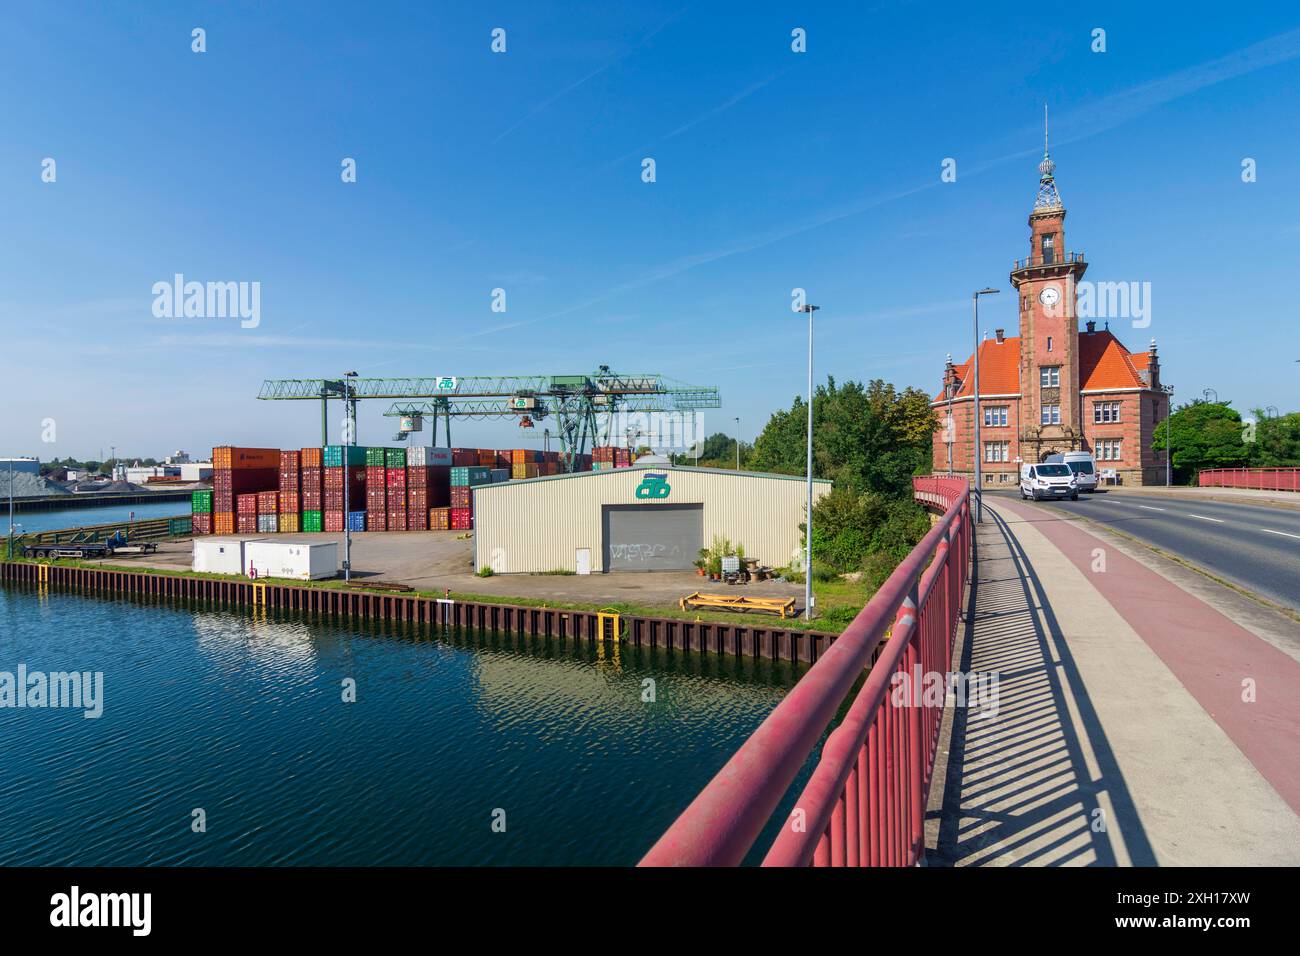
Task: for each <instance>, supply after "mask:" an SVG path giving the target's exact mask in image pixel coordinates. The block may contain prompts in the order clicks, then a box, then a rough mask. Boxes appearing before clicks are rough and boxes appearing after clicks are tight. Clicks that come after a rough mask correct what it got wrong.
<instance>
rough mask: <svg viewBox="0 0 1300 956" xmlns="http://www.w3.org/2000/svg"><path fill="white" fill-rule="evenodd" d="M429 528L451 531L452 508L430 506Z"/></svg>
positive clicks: (431, 529)
mask: <svg viewBox="0 0 1300 956" xmlns="http://www.w3.org/2000/svg"><path fill="white" fill-rule="evenodd" d="M429 530H430V531H450V530H451V509H450V508H430V509H429Z"/></svg>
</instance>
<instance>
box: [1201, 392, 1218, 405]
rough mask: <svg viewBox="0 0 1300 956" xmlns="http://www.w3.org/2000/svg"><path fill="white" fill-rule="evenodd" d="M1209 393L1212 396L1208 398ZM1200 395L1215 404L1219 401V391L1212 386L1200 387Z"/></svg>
mask: <svg viewBox="0 0 1300 956" xmlns="http://www.w3.org/2000/svg"><path fill="white" fill-rule="evenodd" d="M1211 395H1213V396H1214V398H1210V396H1211ZM1201 397H1202V398H1204V399H1205V400H1206V401H1207V402H1210V403H1212V404H1215V405H1217V404H1218V403H1219V393H1218V392H1217V391H1215V390H1214V389H1212V388H1206V389H1202V390H1201Z"/></svg>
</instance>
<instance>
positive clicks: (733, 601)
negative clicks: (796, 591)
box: [677, 591, 794, 618]
mask: <svg viewBox="0 0 1300 956" xmlns="http://www.w3.org/2000/svg"><path fill="white" fill-rule="evenodd" d="M677 603H678V606H679V607H680V608H681V609H682V610H683V611H686V610H689V609H690V608H710V609H712V610H716V611H767V612H769V613H771V614H779V615H781V617H783V618H785V617H791V616H793V615H794V598H770V597H750V596H748V595H744V594H701V593H700V592H699V591H696V592H695V593H694V594H688V595H686V597H684V598H682V599H681V600H680V601H678V602H677Z"/></svg>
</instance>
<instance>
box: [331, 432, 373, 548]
mask: <svg viewBox="0 0 1300 956" xmlns="http://www.w3.org/2000/svg"><path fill="white" fill-rule="evenodd" d="M321 460H322V461H323V462H324V463H325V467H324V473H325V479H324V488H323V490H322V493H321V504H322V506H323V507H322V510H321V528H322V530H324V531H342V530H344V525H345V523H346V520H347V519H346V514H347V512H348V511H356V510H357V509H358V508H359V507H360V506H361V505H362V504H363V503H364V502H365V493H366V449H365V448H362V447H361V446H359V445H326V446H325V448H324V451H323V452H322V455H321ZM344 461H346V462H347V465H346V466H345V465H344V464H343V463H344ZM331 462H337V463H338V464H331ZM344 482H346V488H345V486H344Z"/></svg>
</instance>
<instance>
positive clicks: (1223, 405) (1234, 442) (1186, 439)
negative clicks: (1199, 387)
mask: <svg viewBox="0 0 1300 956" xmlns="http://www.w3.org/2000/svg"><path fill="white" fill-rule="evenodd" d="M1243 430H1244V429H1243V426H1242V423H1241V413H1240V412H1238V411H1237V410H1236V409H1235V408H1231V407H1230V403H1229V402H1207V401H1205V400H1204V399H1199V398H1198V399H1195V400H1193V401H1191V402H1189V403H1187V404H1186V405H1181V406H1179V407H1178V408H1176V409H1174V411H1173V413H1172V414H1171V415H1170V416H1169V417H1168V418H1167V419H1165V421H1163V422H1161V423H1160V424H1159V425H1157V426H1156V429H1155V432H1154V435H1153V437H1152V441H1151V447H1152V448H1153V449H1155V450H1156V451H1164V450H1165V448H1167V447H1168V445H1167V441H1168V439H1167V435H1168V434H1169V433H1170V432H1172V435H1173V444H1174V456H1173V470H1174V474H1175V476H1176V477H1177V478H1180V479H1185V478H1190V477H1191V476H1192V475H1193V474H1194V473H1196V472H1198V471H1200V470H1201V469H1202V468H1235V467H1239V466H1241V465H1244V464H1246V463H1247V462H1248V461H1249V459H1250V446H1249V445H1248V444H1247V443H1246V442H1245V441H1243V440H1242V439H1243Z"/></svg>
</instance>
